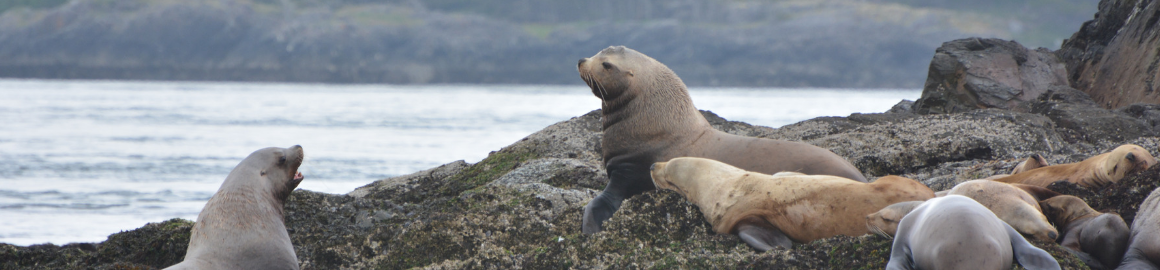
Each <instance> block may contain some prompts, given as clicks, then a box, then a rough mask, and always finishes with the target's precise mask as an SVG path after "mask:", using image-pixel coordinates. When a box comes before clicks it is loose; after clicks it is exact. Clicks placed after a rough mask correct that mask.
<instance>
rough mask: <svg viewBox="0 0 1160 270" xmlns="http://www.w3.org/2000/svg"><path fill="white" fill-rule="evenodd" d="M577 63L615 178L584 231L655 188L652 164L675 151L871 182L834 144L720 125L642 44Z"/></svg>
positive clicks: (756, 167)
mask: <svg viewBox="0 0 1160 270" xmlns="http://www.w3.org/2000/svg"><path fill="white" fill-rule="evenodd" d="M577 70H578V71H579V72H580V78H581V79H583V80H584V82H585V83H587V84H588V86H589V87H590V88H591V89H592V94H593V95H596V97H598V98H600V99H601V101H603V102H602V105H601V112H602V113H603V125H604V126H603V127H604V138H603V139H602V141H601V148H602V151H603V158H604V166H605V169H607V171H608V178H609V181H608V185H607V186H605V188H604V191H603V192H601V193H600V195H598V196H597V197H596V198H595V199H593V200H592V201H590V202H589V203H588V205H587V206H586V207H584V220H583V223H582V224H583V225H582V227H583V229H582V230H583V232H584V233H595V232H599V231H601V230H602V228H601V226H602V225H601V224H603V223H604V221H605V220H607V219H608V218H609V217H611V216H612V214H613V213H615V212H616V210H617V209H619V208H620V204H621V202H623V201H624V199H626V198H628V197H632V196H635V195H637V194H640V193H642V192H645V191H648V190H653V189H656V187H654V186H653V183H652V181H651V180H650V179H649V166H651V165H652V164H653V163H654V162H659V161H667V160H669V159H672V158H675V157H684V156H690V157H704V158H711V159H715V160H720V161H722V162H725V163H728V164H731V165H734V166H737V167H740V168H742V169H745V170H751V171H755V172H761V173H766V174H774V173H777V172H782V171H793V172H800V173H804V174H819V175H834V176H841V177H845V178H850V179H854V180H857V181H862V182H866V177H865V176H863V175H862V173H861V172H860V171H859V170H858V168H856V167H854V165H852V164H850V162H848V161H846V160H845V159H844V158H842V157H841V156H838V155H836V154H834V153H833V152H830V151H829V150H826V149H822V148H819V147H816V146H813V145H809V144H805V143H800V142H791V141H782V140H773V139H763V138H753V137H744V136H737V135H732V134H728V133H725V132H722V131H719V130H716V129H714V128H713V127H712V126H710V125H709V121H707V120H705V117H704V116H702V115H701V113H700V112H699V111H698V110H697V108H695V107H693V100H692V99H691V98H690V97H689V92H688V90H686V89H685V83H684V82H682V81H681V78H679V77H677V74H676V73H673V71H672V70H669V68H668V67H666V66H665V65H664V64H661V63H660V62H657V60H654V59H652V58H651V57H648V56H647V55H644V54H642V53H640V52H637V51H634V50H632V49H629V48H625V47H624V46H613V47H608V48H606V49H604V50H601V51H600V52H599V53H597V54H596V55H594V56H592V57H589V58H584V59H580V63H579V64H578V65H577Z"/></svg>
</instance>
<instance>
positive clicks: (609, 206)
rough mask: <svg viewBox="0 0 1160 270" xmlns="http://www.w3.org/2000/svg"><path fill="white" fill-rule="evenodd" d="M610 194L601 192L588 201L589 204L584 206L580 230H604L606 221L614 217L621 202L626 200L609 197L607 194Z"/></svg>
mask: <svg viewBox="0 0 1160 270" xmlns="http://www.w3.org/2000/svg"><path fill="white" fill-rule="evenodd" d="M608 194H609V193H607V192H601V193H600V195H597V196H596V198H593V199H592V201H590V202H588V205H587V206H584V220H583V223H581V225H580V226H581V227H580V230H581V231H582V232H584V233H585V234H593V233H598V232H600V231H603V230H604V221H605V220H608V218H610V217H612V214H613V213H616V210H617V209H620V203H622V202H624V201H623V200H613V199H609V198H608V197H609V196H606V195H608Z"/></svg>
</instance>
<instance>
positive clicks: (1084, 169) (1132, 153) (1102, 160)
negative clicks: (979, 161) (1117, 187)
mask: <svg viewBox="0 0 1160 270" xmlns="http://www.w3.org/2000/svg"><path fill="white" fill-rule="evenodd" d="M1155 164H1156V158H1155V157H1153V156H1152V154H1151V153H1149V152H1148V150H1144V148H1143V147H1140V146H1139V145H1134V144H1125V145H1121V146H1120V147H1116V149H1114V150H1112V151H1111V152H1108V153H1103V154H1100V155H1097V156H1094V157H1091V158H1088V159H1085V160H1083V161H1080V162H1076V163H1068V164H1059V165H1051V166H1046V167H1041V168H1036V169H1032V170H1028V171H1025V172H1021V173H1016V174H1012V175H1010V176H1007V177H1003V178H999V179H995V181H999V182H1005V183H1021V184H1028V185H1035V186H1041V187H1046V186H1047V185H1050V184H1051V183H1054V182H1056V181H1068V182H1072V183H1075V184H1077V185H1080V186H1084V187H1088V188H1097V187H1103V186H1105V185H1108V184H1111V183H1116V182H1119V181H1120V179H1123V178H1124V176H1127V175H1128V174H1129V173H1134V172H1138V171H1143V170H1146V169H1148V168H1149V167H1152V165H1155Z"/></svg>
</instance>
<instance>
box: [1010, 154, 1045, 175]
mask: <svg viewBox="0 0 1160 270" xmlns="http://www.w3.org/2000/svg"><path fill="white" fill-rule="evenodd" d="M1049 165H1050V164H1047V160H1046V159H1044V158H1043V156H1041V155H1032V156H1030V157H1027V159H1026V160H1024V161H1023V162H1022V163H1019V165H1016V166H1015V168H1013V169H1011V173H1010V174H1017V173H1021V172H1026V171H1030V170H1034V169H1038V168H1040V167H1047V166H1049Z"/></svg>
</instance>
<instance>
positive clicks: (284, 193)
mask: <svg viewBox="0 0 1160 270" xmlns="http://www.w3.org/2000/svg"><path fill="white" fill-rule="evenodd" d="M303 157H304V153H303V152H302V147H301V146H298V145H295V146H291V147H290V148H279V147H268V148H263V149H260V150H258V151H254V152H253V153H251V154H250V156H248V157H246V158H245V159H243V160H242V162H241V163H239V164H238V166H237V167H235V168H234V170H233V171H232V172H230V176H229V177H227V178H226V179H227V182H226V183H223V186H253V185H256V186H259V187H261V188H264V189H261V190H269V191H271V192H272V194H271V195H273V197H274V198H275V199H277V200H278V201H279V202H284V201H286V198H287V197H289V196H290V192H291V191H294V189H295V188H297V187H298V184H299V183H302V179H304V178H305V177H303V176H302V173H301V172H298V166H301V165H302V158H303ZM238 174H241V175H238ZM235 175H238V176H239V177H235ZM246 175H248V176H251V177H241V176H246ZM254 176H256V178H255V177H254ZM233 179H259V180H258V181H257V182H256V183H231V181H230V180H233ZM236 181H247V180H236Z"/></svg>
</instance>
